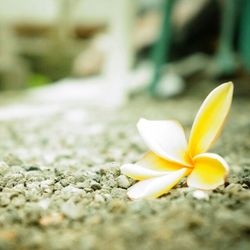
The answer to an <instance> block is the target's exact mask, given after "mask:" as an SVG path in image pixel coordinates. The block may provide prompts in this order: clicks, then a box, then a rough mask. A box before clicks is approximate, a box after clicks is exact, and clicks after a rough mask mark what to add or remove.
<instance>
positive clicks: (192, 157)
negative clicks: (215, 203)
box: [121, 82, 233, 199]
mask: <svg viewBox="0 0 250 250" xmlns="http://www.w3.org/2000/svg"><path fill="white" fill-rule="evenodd" d="M232 96H233V83H231V82H228V83H224V84H222V85H220V86H219V87H217V88H216V89H214V90H213V91H212V92H211V93H210V94H209V95H208V96H207V98H206V99H205V101H204V102H203V104H202V105H201V107H200V110H199V111H198V113H197V115H196V117H195V120H194V123H193V126H192V129H191V133H190V137H189V142H187V140H186V138H185V134H184V131H183V128H182V126H181V125H180V124H179V123H178V122H176V121H170V120H167V121H149V120H146V119H143V118H142V119H140V120H139V122H138V124H137V127H138V130H139V133H140V134H141V136H142V138H143V140H144V141H145V143H146V144H147V146H148V147H149V149H150V151H149V152H148V153H146V154H145V155H144V157H143V158H142V159H141V160H139V161H138V162H137V163H135V164H125V165H123V166H121V172H122V173H123V174H125V175H127V176H129V177H131V178H133V179H135V180H139V182H137V183H136V184H135V185H133V186H132V187H130V188H129V189H128V196H129V198H131V199H140V198H156V197H159V196H161V195H163V194H165V193H167V192H168V191H169V190H170V189H171V188H172V187H174V186H175V185H176V184H177V183H178V182H179V181H180V180H181V179H182V178H183V177H185V176H187V185H188V186H189V187H194V188H197V189H203V190H211V189H215V188H217V187H218V186H220V185H222V184H224V181H225V178H226V176H227V175H228V172H229V167H228V165H227V163H226V162H225V160H224V159H223V158H222V157H221V156H219V155H218V154H214V153H206V151H207V150H208V149H209V148H210V146H211V145H212V144H213V143H214V142H215V140H216V139H217V138H218V136H219V134H220V132H221V130H222V127H223V124H224V122H225V119H226V117H227V115H228V112H229V110H230V106H231V102H232Z"/></svg>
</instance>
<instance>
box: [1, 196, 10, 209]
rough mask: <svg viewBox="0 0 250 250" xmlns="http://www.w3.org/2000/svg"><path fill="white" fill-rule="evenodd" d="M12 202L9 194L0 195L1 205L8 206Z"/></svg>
mask: <svg viewBox="0 0 250 250" xmlns="http://www.w3.org/2000/svg"><path fill="white" fill-rule="evenodd" d="M9 204H10V198H9V197H8V196H7V195H2V196H1V197H0V205H1V206H3V207H6V206H8V205H9Z"/></svg>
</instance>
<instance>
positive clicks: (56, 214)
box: [0, 95, 250, 250]
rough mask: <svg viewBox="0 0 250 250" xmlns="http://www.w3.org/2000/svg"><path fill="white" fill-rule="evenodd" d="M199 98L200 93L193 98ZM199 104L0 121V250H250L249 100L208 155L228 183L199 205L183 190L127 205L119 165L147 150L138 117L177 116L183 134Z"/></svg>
mask: <svg viewBox="0 0 250 250" xmlns="http://www.w3.org/2000/svg"><path fill="white" fill-rule="evenodd" d="M200 96H202V97H203V96H204V95H200ZM201 101H202V99H199V98H195V97H191V96H190V95H187V96H186V97H179V98H178V99H172V100H168V101H161V102H156V101H153V100H151V99H149V98H147V97H140V98H135V99H133V100H131V101H130V103H129V104H128V105H126V106H125V107H124V108H122V109H121V110H119V112H106V111H102V110H101V109H100V110H99V109H96V108H88V109H86V108H84V106H83V105H82V106H81V105H80V104H79V103H78V104H77V105H76V106H72V105H71V106H70V105H69V106H67V105H64V107H63V108H61V109H59V110H58V109H57V110H56V112H43V113H42V115H34V114H33V115H32V116H26V117H25V118H22V117H19V118H13V117H12V118H8V119H3V120H2V121H1V122H0V138H1V140H0V161H1V162H0V249H4V250H8V249H18V250H22V249H58V250H59V249H60V250H62V249H74V250H77V249H86V250H92V249H93V250H94V249H104V250H105V249H115V250H120V249H121V250H122V249H138V250H140V249H148V250H149V249H150V250H151V249H152V250H153V249H154V250H155V249H157V250H158V249H171V250H172V249H173V250H175V249H176V250H179V249H182V250H186V249H187V250H188V249H192V250H195V249H213V250H214V249H220V250H223V249H227V250H229V249H242V250H243V249H246V250H247V249H249V248H250V220H249V214H250V191H249V188H250V156H249V152H250V119H249V111H250V101H249V100H248V99H239V98H235V101H234V104H233V109H232V112H231V116H230V119H229V121H228V123H227V125H226V127H225V130H224V133H223V134H222V136H221V137H220V139H219V141H218V143H217V144H216V146H215V147H214V149H213V151H215V152H217V153H219V154H221V155H222V156H224V157H225V159H226V160H227V161H228V163H229V164H230V166H231V174H230V176H229V178H228V180H227V182H226V185H225V186H223V187H219V188H218V189H216V190H214V191H213V192H210V193H208V196H207V197H206V198H205V199H203V200H199V199H197V198H196V197H195V193H194V190H192V189H189V188H187V187H186V186H185V185H184V183H181V184H180V185H179V186H178V187H177V188H175V189H173V190H172V191H171V192H170V193H169V194H167V195H165V196H163V197H162V198H160V199H157V200H147V201H146V200H141V201H133V202H132V201H129V200H128V199H127V197H126V189H127V188H128V187H129V186H130V185H131V184H132V183H133V181H132V180H130V179H127V178H126V177H125V176H122V175H120V172H119V166H120V165H121V164H122V163H124V162H131V161H135V160H136V159H137V158H138V157H139V156H140V155H141V154H142V153H143V152H144V151H145V150H146V147H145V146H144V145H143V142H142V141H141V139H140V137H139V135H138V133H137V131H136V127H135V124H136V121H137V120H138V118H139V117H146V118H152V119H169V118H171V119H172V118H174V119H178V120H180V121H181V123H182V124H183V125H184V127H185V129H186V131H187V133H188V131H189V130H190V127H191V124H192V120H193V118H194V115H195V113H196V111H197V109H198V107H199V105H200V103H201Z"/></svg>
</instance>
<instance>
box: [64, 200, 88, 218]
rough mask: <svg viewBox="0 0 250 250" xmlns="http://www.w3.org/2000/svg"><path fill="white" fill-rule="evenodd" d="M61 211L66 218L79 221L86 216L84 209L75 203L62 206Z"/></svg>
mask: <svg viewBox="0 0 250 250" xmlns="http://www.w3.org/2000/svg"><path fill="white" fill-rule="evenodd" d="M61 211H62V213H63V214H64V215H65V216H67V217H68V218H70V219H73V220H76V219H79V218H81V217H82V216H83V215H84V210H83V208H82V207H81V206H79V205H76V204H74V203H73V202H67V203H64V204H63V205H62V206H61Z"/></svg>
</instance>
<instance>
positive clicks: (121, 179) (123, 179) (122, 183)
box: [117, 175, 130, 188]
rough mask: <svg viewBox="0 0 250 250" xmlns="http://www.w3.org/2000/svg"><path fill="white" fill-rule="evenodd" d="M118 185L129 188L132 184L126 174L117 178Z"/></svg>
mask: <svg viewBox="0 0 250 250" xmlns="http://www.w3.org/2000/svg"><path fill="white" fill-rule="evenodd" d="M117 182H118V186H119V187H121V188H128V187H129V186H130V182H129V180H128V178H127V177H126V176H125V175H120V176H118V178H117Z"/></svg>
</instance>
